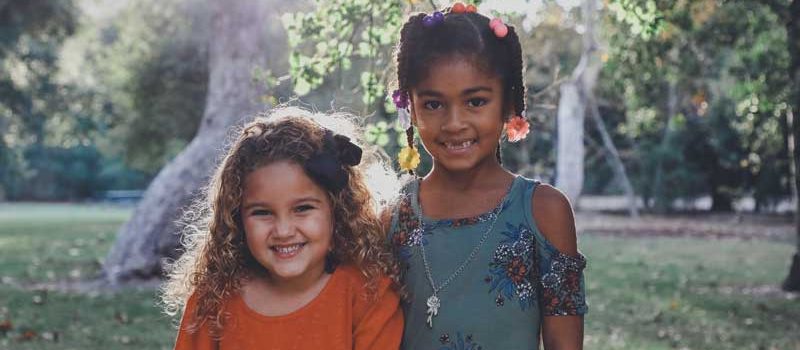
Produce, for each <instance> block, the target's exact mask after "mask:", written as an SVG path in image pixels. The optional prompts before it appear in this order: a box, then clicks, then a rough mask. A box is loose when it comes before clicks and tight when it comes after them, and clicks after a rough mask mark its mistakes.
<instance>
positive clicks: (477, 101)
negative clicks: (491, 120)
mask: <svg viewBox="0 0 800 350" xmlns="http://www.w3.org/2000/svg"><path fill="white" fill-rule="evenodd" d="M487 102H488V101H487V100H486V99H485V98H482V97H475V98H471V99H469V100H467V106H469V107H480V106H483V105H485V104H486V103H487Z"/></svg>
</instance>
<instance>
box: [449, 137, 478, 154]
mask: <svg viewBox="0 0 800 350" xmlns="http://www.w3.org/2000/svg"><path fill="white" fill-rule="evenodd" d="M476 143H477V141H476V140H474V139H473V140H466V141H446V142H443V145H444V147H445V148H447V150H448V151H451V152H459V151H464V150H466V149H468V148H470V147H471V146H472V145H474V144H476Z"/></svg>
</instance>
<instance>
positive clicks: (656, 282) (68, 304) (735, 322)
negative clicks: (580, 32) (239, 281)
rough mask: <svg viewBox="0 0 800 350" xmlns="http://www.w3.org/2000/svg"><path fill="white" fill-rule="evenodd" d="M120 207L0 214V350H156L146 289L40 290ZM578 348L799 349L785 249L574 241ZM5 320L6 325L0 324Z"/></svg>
mask: <svg viewBox="0 0 800 350" xmlns="http://www.w3.org/2000/svg"><path fill="white" fill-rule="evenodd" d="M128 215H130V209H126V208H114V207H110V208H109V207H102V206H86V205H54V204H47V205H43V204H21V205H17V204H15V205H0V278H1V279H0V349H118V348H120V349H124V348H130V349H162V348H165V349H168V348H171V346H172V342H173V339H174V334H175V329H174V328H173V323H174V322H175V320H174V319H171V318H169V317H166V316H164V315H163V314H162V313H161V310H160V309H158V307H156V306H155V302H156V292H155V291H153V290H134V289H130V290H124V291H122V292H118V293H88V294H87V293H83V294H79V293H63V292H55V291H47V292H45V291H44V290H42V289H37V288H35V286H37V285H41V284H46V283H51V282H56V281H64V280H73V281H75V280H82V279H85V278H87V277H90V276H94V275H95V274H96V273H97V272H98V269H99V266H100V261H101V259H102V258H103V256H104V255H105V253H106V251H107V250H108V248H109V247H110V245H111V243H112V241H113V237H114V233H115V231H116V229H117V228H118V227H119V225H120V224H121V223H122V222H123V221H124V220H125V219H126V218H127V217H128ZM580 246H581V249H582V250H583V252H584V254H586V256H587V257H588V259H589V267H588V270H587V274H586V282H587V286H588V289H589V303H590V311H589V314H588V315H587V316H586V348H587V349H781V350H784V349H789V350H792V349H795V350H798V349H800V297H798V298H795V299H791V298H789V297H787V295H785V294H782V293H780V292H778V291H776V290H775V288H774V287H773V286H776V285H778V284H779V283H780V281H781V279H782V278H783V277H784V274H785V273H786V269H787V267H788V262H789V257H790V256H791V254H792V253H793V249H794V247H793V246H792V245H791V244H788V243H785V242H783V243H781V242H763V241H738V240H699V239H685V238H615V237H603V236H592V235H588V234H587V235H583V236H582V237H581V241H580ZM5 321H8V322H9V323H10V324H9V323H5Z"/></svg>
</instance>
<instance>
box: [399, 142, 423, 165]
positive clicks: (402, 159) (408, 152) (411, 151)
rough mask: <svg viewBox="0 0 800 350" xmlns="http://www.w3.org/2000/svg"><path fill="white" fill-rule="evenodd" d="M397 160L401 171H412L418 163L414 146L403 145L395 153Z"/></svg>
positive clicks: (417, 153) (417, 155) (417, 154)
mask: <svg viewBox="0 0 800 350" xmlns="http://www.w3.org/2000/svg"><path fill="white" fill-rule="evenodd" d="M397 162H398V163H399V164H400V169H401V170H403V171H413V170H414V169H416V168H417V166H418V165H419V152H418V151H417V149H416V148H414V147H409V146H406V147H403V149H401V150H400V153H398V154H397Z"/></svg>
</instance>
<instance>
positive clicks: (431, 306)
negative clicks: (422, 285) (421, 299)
mask: <svg viewBox="0 0 800 350" xmlns="http://www.w3.org/2000/svg"><path fill="white" fill-rule="evenodd" d="M439 306H441V304H440V303H439V297H437V296H436V294H434V295H431V297H430V298H428V328H433V317H434V316H436V315H438V314H439Z"/></svg>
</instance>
